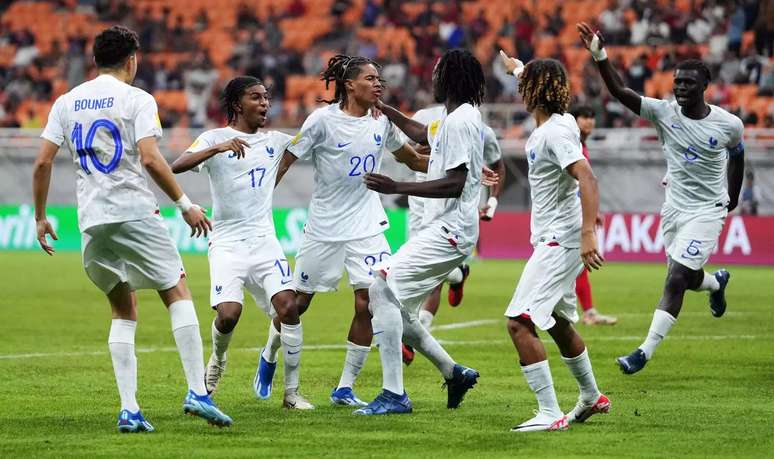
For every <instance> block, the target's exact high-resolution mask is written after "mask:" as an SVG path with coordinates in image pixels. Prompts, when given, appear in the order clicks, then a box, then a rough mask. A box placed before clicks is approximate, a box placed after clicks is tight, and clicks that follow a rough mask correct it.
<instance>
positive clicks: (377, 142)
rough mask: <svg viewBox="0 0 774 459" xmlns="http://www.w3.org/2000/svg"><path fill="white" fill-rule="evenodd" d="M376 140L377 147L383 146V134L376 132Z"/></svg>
mask: <svg viewBox="0 0 774 459" xmlns="http://www.w3.org/2000/svg"><path fill="white" fill-rule="evenodd" d="M374 142H376V146H377V147H381V146H382V136H380V135H379V134H374Z"/></svg>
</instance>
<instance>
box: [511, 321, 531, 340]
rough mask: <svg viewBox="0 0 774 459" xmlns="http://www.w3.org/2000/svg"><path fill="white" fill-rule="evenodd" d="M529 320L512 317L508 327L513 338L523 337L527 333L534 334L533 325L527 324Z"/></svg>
mask: <svg viewBox="0 0 774 459" xmlns="http://www.w3.org/2000/svg"><path fill="white" fill-rule="evenodd" d="M528 320H529V319H524V318H523V317H510V318H508V323H507V324H506V327H507V328H508V334H510V335H511V336H512V337H514V338H515V337H518V336H522V335H524V334H525V333H532V328H533V327H532V323H531V322H530V323H527V322H526V321H528Z"/></svg>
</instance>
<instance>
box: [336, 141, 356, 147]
mask: <svg viewBox="0 0 774 459" xmlns="http://www.w3.org/2000/svg"><path fill="white" fill-rule="evenodd" d="M351 143H352V142H347V143H339V144H338V145H336V146H337V147H339V148H344V147H346V146H347V145H349V144H351Z"/></svg>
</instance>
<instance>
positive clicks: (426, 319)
mask: <svg viewBox="0 0 774 459" xmlns="http://www.w3.org/2000/svg"><path fill="white" fill-rule="evenodd" d="M434 318H435V316H434V315H433V313H432V312H430V311H428V310H427V309H421V310H420V311H419V323H421V324H422V326H423V327H425V330H427V331H430V325H432V324H433V319H434Z"/></svg>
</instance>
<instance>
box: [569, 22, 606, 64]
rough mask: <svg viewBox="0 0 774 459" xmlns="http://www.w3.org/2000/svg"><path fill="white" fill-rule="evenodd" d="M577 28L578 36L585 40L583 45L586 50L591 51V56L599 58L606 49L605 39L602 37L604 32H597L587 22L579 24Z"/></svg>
mask: <svg viewBox="0 0 774 459" xmlns="http://www.w3.org/2000/svg"><path fill="white" fill-rule="evenodd" d="M575 27H576V28H577V29H578V34H579V35H580V38H581V40H583V45H584V46H585V47H586V49H588V50H589V51H591V54H593V55H594V56H595V57H596V56H598V55H599V53H601V52H602V49H603V48H604V47H605V37H603V36H602V32H600V31H596V32H595V31H594V30H593V29H592V28H591V26H589V25H588V24H586V23H585V22H579V23H577V24H576V25H575Z"/></svg>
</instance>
